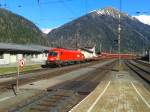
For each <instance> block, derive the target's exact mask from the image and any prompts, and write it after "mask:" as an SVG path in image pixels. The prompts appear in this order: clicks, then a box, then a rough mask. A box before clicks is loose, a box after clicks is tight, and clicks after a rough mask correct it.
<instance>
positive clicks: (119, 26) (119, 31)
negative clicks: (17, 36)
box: [118, 0, 122, 70]
mask: <svg viewBox="0 0 150 112" xmlns="http://www.w3.org/2000/svg"><path fill="white" fill-rule="evenodd" d="M121 4H122V2H121V0H119V15H118V16H119V24H118V58H119V70H120V67H121V57H120V40H121V34H120V33H121Z"/></svg>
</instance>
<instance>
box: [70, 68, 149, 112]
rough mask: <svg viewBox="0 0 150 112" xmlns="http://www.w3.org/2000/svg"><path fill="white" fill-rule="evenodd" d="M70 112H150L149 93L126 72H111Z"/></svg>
mask: <svg viewBox="0 0 150 112" xmlns="http://www.w3.org/2000/svg"><path fill="white" fill-rule="evenodd" d="M70 112H150V92H149V90H148V89H146V87H145V86H144V85H143V83H141V82H140V81H139V80H138V79H136V78H134V77H133V76H132V74H131V73H129V72H128V71H119V72H118V71H112V72H111V74H110V76H109V77H108V78H105V80H104V81H102V82H101V83H100V84H99V85H98V86H97V87H96V89H95V90H94V91H93V92H91V93H90V94H89V95H88V96H87V97H86V98H84V99H83V100H82V101H81V102H79V103H78V104H77V105H76V106H74V107H73V108H72V109H71V110H70Z"/></svg>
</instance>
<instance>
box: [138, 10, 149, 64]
mask: <svg viewBox="0 0 150 112" xmlns="http://www.w3.org/2000/svg"><path fill="white" fill-rule="evenodd" d="M136 13H137V14H150V12H149V11H147V12H145V11H144V12H140V11H138V12H136ZM147 42H148V55H149V57H148V61H149V63H150V41H149V40H148V41H147Z"/></svg>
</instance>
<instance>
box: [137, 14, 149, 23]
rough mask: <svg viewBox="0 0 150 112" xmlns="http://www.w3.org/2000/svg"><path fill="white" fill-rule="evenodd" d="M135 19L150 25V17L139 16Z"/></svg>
mask: <svg viewBox="0 0 150 112" xmlns="http://www.w3.org/2000/svg"><path fill="white" fill-rule="evenodd" d="M134 17H135V18H137V19H138V20H139V21H141V22H143V23H145V24H148V25H150V15H139V16H134Z"/></svg>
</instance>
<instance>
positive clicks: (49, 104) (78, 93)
mask: <svg viewBox="0 0 150 112" xmlns="http://www.w3.org/2000/svg"><path fill="white" fill-rule="evenodd" d="M114 63H115V62H113V63H111V64H109V65H105V66H103V67H100V68H96V69H95V70H94V71H91V72H89V73H88V74H86V75H84V76H80V77H78V78H75V79H73V80H70V81H66V82H64V83H61V84H58V85H56V86H53V87H50V88H47V92H45V93H43V94H41V95H40V96H36V97H35V98H33V99H31V100H29V101H26V102H23V103H22V104H20V105H19V106H16V107H14V108H12V109H10V110H9V112H67V111H69V110H71V108H72V107H73V106H74V105H76V104H77V103H78V102H79V101H81V100H82V99H83V98H84V97H86V96H87V95H88V94H89V93H90V92H91V91H93V89H95V87H96V86H97V85H98V84H99V83H100V81H101V80H102V79H103V78H104V77H105V76H106V74H108V73H109V71H110V70H112V67H113V65H114Z"/></svg>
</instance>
